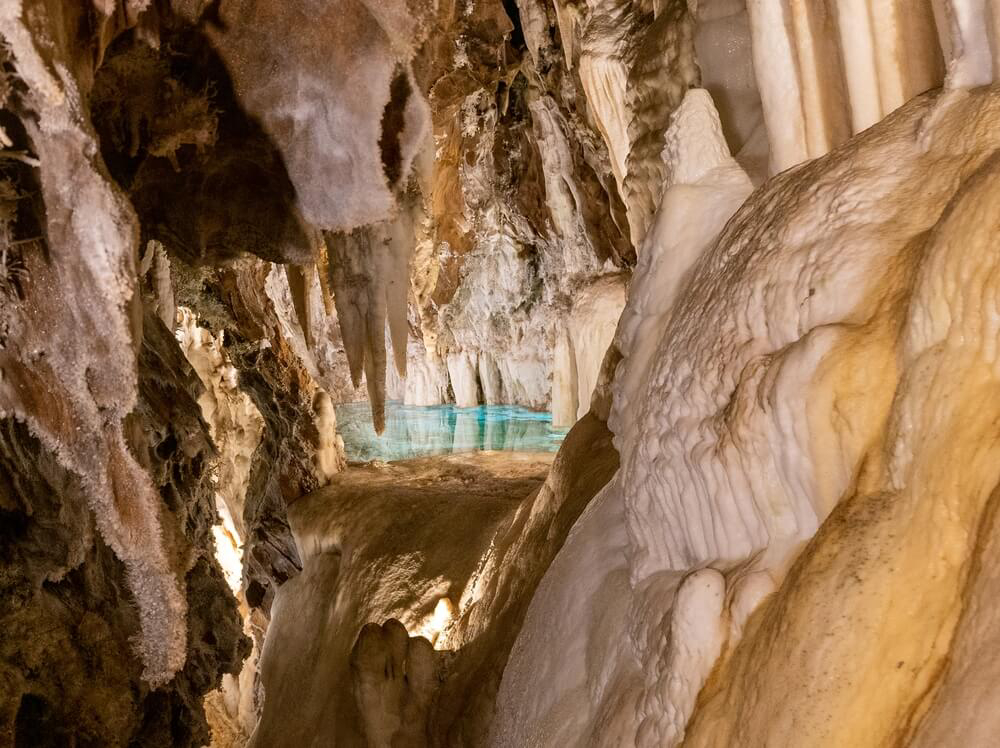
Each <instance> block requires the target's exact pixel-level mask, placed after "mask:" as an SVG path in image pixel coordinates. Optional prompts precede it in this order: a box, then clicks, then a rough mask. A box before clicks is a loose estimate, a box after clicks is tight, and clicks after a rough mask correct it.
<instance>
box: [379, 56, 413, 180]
mask: <svg viewBox="0 0 1000 748" xmlns="http://www.w3.org/2000/svg"><path fill="white" fill-rule="evenodd" d="M411 93H412V88H411V87H410V79H409V77H408V76H407V74H406V71H405V70H403V69H401V68H400V69H397V70H396V75H395V76H394V77H393V79H392V83H390V84H389V103H388V104H386V105H385V110H384V111H383V112H382V135H381V136H380V137H379V139H378V147H379V150H380V151H381V153H382V168H383V169H385V176H386V179H387V180H389V186H390V187H395V186H396V185H397V184H399V179H400V177H401V176H402V175H403V149H402V144H401V143H400V138H401V137H402V135H403V129H404V128H405V127H406V103H407V102H408V101H409V99H410V94H411Z"/></svg>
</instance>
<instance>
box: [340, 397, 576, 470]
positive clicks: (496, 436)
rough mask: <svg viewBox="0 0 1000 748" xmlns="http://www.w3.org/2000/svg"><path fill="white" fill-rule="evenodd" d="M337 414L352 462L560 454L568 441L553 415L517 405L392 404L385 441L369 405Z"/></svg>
mask: <svg viewBox="0 0 1000 748" xmlns="http://www.w3.org/2000/svg"><path fill="white" fill-rule="evenodd" d="M336 408H337V431H339V432H340V435H341V436H342V437H343V439H344V447H345V448H346V451H347V459H348V460H351V461H365V460H384V461H386V462H388V461H390V460H405V459H407V458H409V457H424V456H427V455H440V454H448V453H451V452H474V451H477V450H484V449H493V450H508V451H509V450H517V451H523V452H555V451H556V450H558V449H559V445H560V443H562V440H563V437H565V436H566V431H565V430H562V429H553V428H552V414H551V413H538V412H536V411H533V410H528V409H527V408H522V407H520V406H517V405H480V406H479V407H477V408H458V407H456V406H454V405H434V406H417V405H403V404H402V403H399V402H388V403H386V405H385V433H384V434H382V436H381V437H378V436H376V435H375V429H374V428H372V420H371V410H370V408H369V405H368V403H345V404H342V405H338V406H336Z"/></svg>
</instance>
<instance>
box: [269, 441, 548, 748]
mask: <svg viewBox="0 0 1000 748" xmlns="http://www.w3.org/2000/svg"><path fill="white" fill-rule="evenodd" d="M554 457H555V454H554V453H545V452H490V451H487V452H466V453H459V454H448V455H440V456H434V457H420V458H415V459H410V460H402V461H398V462H389V463H380V462H370V463H360V464H359V463H355V464H352V465H350V466H349V467H348V468H347V469H346V470H344V471H343V472H341V473H339V474H338V475H336V476H334V478H333V480H332V481H331V482H330V484H329V485H328V486H326V487H325V488H322V489H320V490H318V491H315V492H313V493H311V494H308V495H306V496H303V497H302V498H301V499H299V500H298V501H295V502H294V503H293V504H292V505H291V506H290V507H289V511H288V519H289V524H290V525H291V528H292V532H293V534H294V536H295V539H296V542H297V544H298V547H299V550H300V553H301V554H302V561H303V569H302V573H301V574H300V575H298V576H297V577H295V578H293V579H291V580H289V581H288V582H286V583H285V585H283V586H282V588H281V589H280V590H279V592H278V596H277V598H276V601H275V605H274V607H273V608H272V615H273V618H272V621H271V627H270V629H269V631H268V641H267V643H266V644H265V651H264V655H263V660H264V662H263V664H262V674H263V678H264V685H265V688H266V691H267V700H266V702H265V707H264V713H263V715H262V719H261V722H260V724H259V725H258V729H257V734H256V736H255V740H254V743H253V745H254V746H264V745H268V746H286V745H287V746H291V745H305V744H308V743H307V742H301V741H308V740H312V739H314V738H316V735H317V734H319V735H320V738H321V739H327V738H329V739H330V740H333V739H334V738H335V737H336V738H337V739H338V740H340V741H341V742H342V743H343V744H345V745H353V744H354V742H352V740H353V738H357V739H358V741H360V740H361V738H360V735H361V734H362V733H361V732H358V734H357V735H353V730H354V729H356V728H360V724H359V716H358V711H356V708H355V704H354V702H353V696H352V693H353V690H352V686H351V675H350V672H349V669H348V666H347V663H348V658H349V654H350V652H351V649H352V647H353V646H354V643H355V639H356V637H357V636H358V632H359V631H360V630H361V627H362V626H363V625H364V624H366V623H371V622H374V623H378V624H383V623H384V622H386V621H387V620H389V619H390V618H392V619H396V620H398V621H400V622H402V624H403V625H404V626H405V627H406V629H407V631H408V633H409V634H410V635H411V636H424V637H426V638H427V639H428V640H429V641H431V643H432V644H434V645H435V646H436V647H437V648H438V649H441V648H447V642H446V636H445V634H444V630H445V629H446V628H447V627H448V625H449V623H450V622H451V621H452V620H453V618H454V616H455V615H456V614H458V613H459V611H460V609H461V606H462V601H463V599H467V598H468V597H469V595H470V594H471V591H472V590H474V588H475V587H476V586H477V585H476V579H477V570H479V569H480V567H481V564H482V562H483V559H484V557H485V556H486V554H487V551H488V550H489V548H490V544H491V541H492V540H493V538H494V536H495V535H496V533H497V531H498V530H500V529H502V527H503V524H504V523H505V522H510V521H511V518H512V517H513V516H514V515H515V511H516V510H517V508H518V507H519V506H521V504H522V502H524V501H525V500H526V499H527V498H528V497H530V496H532V495H533V494H534V493H535V492H536V491H538V489H539V488H540V487H541V485H542V484H543V482H544V481H545V478H546V476H547V475H548V472H549V469H550V467H551V465H552V461H553V459H554ZM439 637H440V638H439ZM277 652H280V656H276V655H275V653H277ZM316 662H331V663H343V667H331V668H316V667H315V663H316ZM331 694H333V696H330V695H331ZM361 712H362V713H364V714H366V717H365V719H366V721H371V720H374V721H375V722H378V721H380V720H381V719H382V717H381V716H379V714H380V713H379V711H378V710H376V711H375V713H374V715H372V714H368V712H369V710H368V709H367V708H362V709H361ZM288 714H295V715H296V716H297V721H296V724H301V725H311V726H312V727H310V728H309V732H308V734H306V732H303V733H302V734H299V733H298V732H297V731H296V729H292V728H290V727H289V725H288V721H287V720H286V719H283V718H282V715H288ZM305 729H306V728H304V727H303V730H305ZM315 730H318V731H319V732H318V733H316V732H314V731H315ZM345 741H346V742H345ZM314 744H323V743H322V742H320V743H314ZM331 744H332V743H331ZM358 744H359V745H360V744H363V742H358Z"/></svg>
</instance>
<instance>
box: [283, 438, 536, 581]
mask: <svg viewBox="0 0 1000 748" xmlns="http://www.w3.org/2000/svg"><path fill="white" fill-rule="evenodd" d="M554 457H555V454H554V453H546V452H500V451H482V452H464V453H459V454H448V455H436V456H432V457H420V458H415V459H410V460H399V461H395V462H368V463H353V464H351V465H350V466H349V467H348V468H347V470H345V471H343V472H341V473H339V474H338V475H336V476H334V477H333V479H332V480H331V481H330V484H329V485H327V486H326V487H324V488H321V489H320V490H318V491H315V492H314V493H312V494H309V495H307V496H304V497H302V498H301V499H299V500H298V501H296V502H294V503H293V504H292V506H291V507H290V509H289V522H290V524H291V526H292V531H293V533H294V534H295V538H296V541H297V543H298V545H299V549H300V552H301V553H302V554H303V560H307V559H308V558H310V557H312V556H314V555H317V554H320V553H325V552H329V551H330V550H331V543H332V544H333V545H334V546H336V547H337V549H338V550H340V551H341V552H343V551H344V550H345V549H346V548H347V547H349V548H350V550H351V552H362V553H368V552H372V553H377V554H378V555H380V556H406V555H408V554H413V553H419V554H421V555H422V556H423V557H424V560H425V566H428V567H436V566H437V564H434V563H433V559H434V558H435V557H436V556H438V555H444V556H447V557H448V558H446V559H442V562H443V563H446V564H447V565H448V566H450V567H452V568H451V570H450V573H449V576H455V575H457V578H455V580H454V581H455V582H456V583H459V580H461V583H463V584H464V581H465V579H466V578H467V574H471V573H472V570H473V569H474V567H475V563H476V562H478V559H479V557H480V555H481V553H482V551H483V550H485V546H486V545H487V544H488V543H489V539H490V538H491V537H492V535H493V533H494V531H495V530H496V527H497V525H498V524H499V523H500V522H501V521H502V520H503V519H504V518H505V517H506V516H507V515H508V514H509V513H510V512H511V510H512V509H513V508H515V507H516V506H517V505H518V504H520V503H521V502H522V501H523V500H524V499H525V498H526V497H527V496H529V495H530V494H531V493H533V492H534V491H535V490H537V489H538V488H539V486H541V484H542V482H543V481H544V480H545V477H546V476H547V475H548V472H549V469H550V467H551V465H552V460H553V459H554ZM456 543H458V544H459V545H461V547H462V548H461V551H460V550H459V549H458V548H456V547H455V545H456ZM456 554H457V555H461V556H465V555H469V556H472V557H474V558H471V557H470V558H468V559H459V558H456V557H455V556H456ZM455 564H457V566H455ZM470 566H471V567H472V568H469V567H470Z"/></svg>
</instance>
